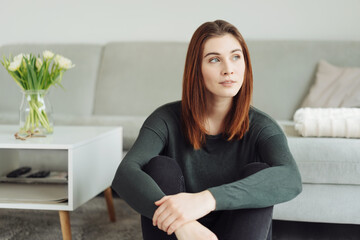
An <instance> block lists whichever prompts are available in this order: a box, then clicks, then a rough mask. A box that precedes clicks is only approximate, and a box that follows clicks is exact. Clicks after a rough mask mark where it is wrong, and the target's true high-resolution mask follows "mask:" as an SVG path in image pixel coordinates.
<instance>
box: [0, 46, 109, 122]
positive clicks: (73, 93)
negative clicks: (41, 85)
mask: <svg viewBox="0 0 360 240" xmlns="http://www.w3.org/2000/svg"><path fill="white" fill-rule="evenodd" d="M44 50H51V51H53V52H54V53H57V54H60V55H63V56H65V57H67V58H69V59H71V60H72V62H73V63H74V64H75V65H76V67H75V68H73V69H71V70H68V71H67V72H65V73H64V76H63V79H62V85H63V86H64V88H65V90H63V89H61V88H60V87H58V88H54V87H51V90H50V92H49V98H50V100H51V103H52V105H53V108H54V112H56V113H57V114H63V115H79V116H90V115H91V114H92V112H93V101H94V92H95V84H96V79H97V76H98V68H99V64H100V59H101V52H102V46H101V45H95V44H14V45H4V46H0V56H1V59H2V57H3V56H4V55H5V56H6V57H9V54H12V55H13V56H16V55H17V54H19V53H33V54H35V55H38V54H42V52H43V51H44ZM21 96H22V95H21V92H20V87H19V86H18V85H17V84H16V83H15V82H14V80H13V79H12V78H11V76H10V75H9V74H8V72H7V71H6V70H5V68H4V67H3V66H0V111H2V112H9V113H15V114H17V113H18V109H19V106H20V102H21Z"/></svg>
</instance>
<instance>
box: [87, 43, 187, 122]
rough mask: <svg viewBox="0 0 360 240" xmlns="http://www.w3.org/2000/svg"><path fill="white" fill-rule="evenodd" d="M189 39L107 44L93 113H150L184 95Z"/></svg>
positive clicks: (142, 114) (146, 114)
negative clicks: (183, 81) (186, 40)
mask: <svg viewBox="0 0 360 240" xmlns="http://www.w3.org/2000/svg"><path fill="white" fill-rule="evenodd" d="M186 51H187V43H169V42H164V43H162V42H148V43H146V42H138V43H137V42H130V43H128V42H118V43H109V44H107V45H106V46H105V47H104V54H103V59H102V62H101V67H100V72H99V81H98V83H97V87H96V93H95V108H94V114H98V115H134V116H148V115H149V114H150V113H151V112H152V111H154V110H155V109H156V108H157V107H159V106H161V105H163V104H165V103H167V102H172V101H175V100H179V99H180V98H181V89H182V75H183V70H184V63H185V56H186Z"/></svg>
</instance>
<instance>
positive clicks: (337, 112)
mask: <svg viewBox="0 0 360 240" xmlns="http://www.w3.org/2000/svg"><path fill="white" fill-rule="evenodd" d="M294 122H295V129H296V130H297V131H298V132H299V133H300V134H301V135H302V136H304V137H346V138H360V108H300V109H298V110H297V111H296V112H295V114H294Z"/></svg>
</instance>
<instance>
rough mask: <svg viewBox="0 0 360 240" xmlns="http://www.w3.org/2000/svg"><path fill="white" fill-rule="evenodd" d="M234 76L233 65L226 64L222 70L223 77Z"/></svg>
mask: <svg viewBox="0 0 360 240" xmlns="http://www.w3.org/2000/svg"><path fill="white" fill-rule="evenodd" d="M232 74H234V71H233V69H232V66H231V64H229V63H226V62H225V63H224V68H223V70H222V75H232Z"/></svg>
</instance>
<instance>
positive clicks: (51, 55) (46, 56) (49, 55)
mask: <svg viewBox="0 0 360 240" xmlns="http://www.w3.org/2000/svg"><path fill="white" fill-rule="evenodd" d="M43 56H44V58H45V59H46V60H48V59H51V58H53V57H54V53H53V52H51V51H49V50H45V51H44V52H43Z"/></svg>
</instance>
